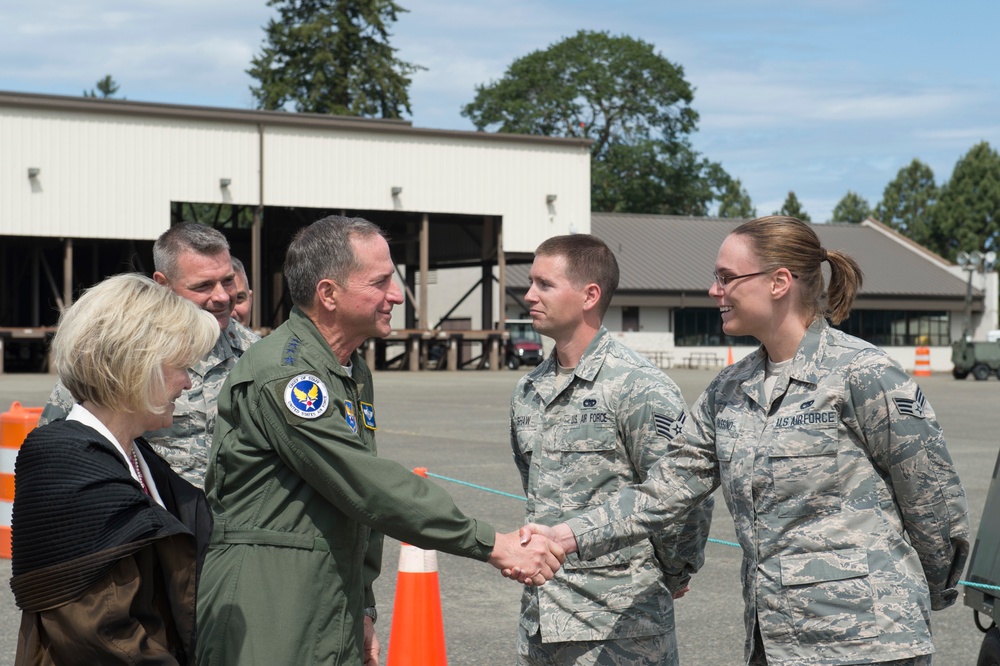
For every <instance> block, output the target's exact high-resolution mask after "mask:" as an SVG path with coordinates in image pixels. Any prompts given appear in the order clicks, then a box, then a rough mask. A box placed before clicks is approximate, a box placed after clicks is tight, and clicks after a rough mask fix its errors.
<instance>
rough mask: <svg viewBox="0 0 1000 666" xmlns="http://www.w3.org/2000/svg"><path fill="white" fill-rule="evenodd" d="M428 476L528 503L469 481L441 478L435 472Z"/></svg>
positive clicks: (514, 496)
mask: <svg viewBox="0 0 1000 666" xmlns="http://www.w3.org/2000/svg"><path fill="white" fill-rule="evenodd" d="M427 476H430V477H434V478H435V479H442V480H443V481H451V482H452V483H457V484H459V485H462V486H468V487H470V488H475V489H476V490H485V491H486V492H488V493H495V494H497V495H503V496H504V497H510V498H513V499H517V500H521V501H522V502H527V501H528V500H526V499H525V498H523V497H521V496H520V495H512V494H511V493H505V492H504V491H502V490H493V489H492V488H487V487H486V486H477V485H476V484H474V483H469V482H468V481H459V480H458V479H451V478H448V477H447V476H441V475H440V474H434V473H433V472H427Z"/></svg>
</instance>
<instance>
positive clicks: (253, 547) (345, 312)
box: [198, 216, 564, 666]
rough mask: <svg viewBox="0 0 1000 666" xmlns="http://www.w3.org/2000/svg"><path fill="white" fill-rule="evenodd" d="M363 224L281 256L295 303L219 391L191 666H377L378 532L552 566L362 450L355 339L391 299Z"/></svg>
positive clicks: (371, 430) (378, 251)
mask: <svg viewBox="0 0 1000 666" xmlns="http://www.w3.org/2000/svg"><path fill="white" fill-rule="evenodd" d="M393 272H394V264H393V262H392V258H391V256H390V254H389V245H388V243H387V242H386V240H385V238H384V237H383V236H382V234H381V232H380V230H379V229H378V227H376V226H375V225H373V224H371V223H370V222H367V221H365V220H362V219H358V218H351V219H349V218H344V217H337V216H331V217H327V218H324V219H322V220H319V221H318V222H315V223H313V224H311V225H310V226H308V227H305V228H304V229H302V230H300V231H299V232H298V233H297V234H296V236H295V238H294V239H293V240H292V243H291V245H290V246H289V248H288V253H287V255H286V257H285V279H286V280H287V282H288V287H289V291H290V292H291V296H292V301H293V303H294V304H295V307H294V308H292V312H291V314H290V316H289V319H288V321H286V322H285V323H284V324H282V325H281V326H279V327H278V328H277V329H275V331H274V332H273V333H271V334H270V335H269V336H267V337H266V338H264V339H263V340H262V341H261V342H259V343H257V344H256V345H254V347H252V348H251V349H250V350H249V351H248V352H247V353H246V354H245V355H244V356H243V358H242V360H241V361H240V363H239V364H238V365H237V366H236V368H235V369H234V370H233V372H232V373H230V375H229V379H228V380H227V381H226V385H225V386H224V388H223V392H222V395H221V396H220V398H219V420H218V425H217V427H216V430H215V439H214V441H213V445H212V451H211V455H210V458H209V468H208V473H207V476H206V484H205V487H206V491H207V493H208V498H209V504H210V505H211V507H212V511H213V514H214V516H215V521H216V524H215V530H214V533H213V536H212V544H211V546H210V548H209V552H208V556H207V557H206V560H205V565H204V570H203V572H202V578H201V582H200V586H199V598H198V627H199V638H198V652H199V654H198V663H200V664H202V666H210V665H216V664H241V665H247V664H266V665H267V666H272V665H273V664H296V665H297V666H304V665H307V664H361V663H364V664H376V663H378V653H379V644H378V640H377V638H376V636H375V629H374V622H375V619H376V613H375V598H374V596H373V593H372V583H373V581H374V580H375V578H376V577H377V576H378V574H379V570H380V568H381V560H382V535H383V534H388V535H389V536H391V537H393V538H396V539H400V540H405V541H406V542H407V543H411V544H413V545H415V546H417V547H420V548H427V549H435V550H441V551H443V552H447V553H452V554H454V555H460V556H464V557H470V558H474V559H478V560H481V561H486V562H489V563H490V564H492V565H493V566H495V567H497V568H500V569H503V568H510V567H512V566H515V567H519V568H520V569H521V570H523V571H528V572H536V574H535V576H534V577H533V578H532V583H533V584H539V585H540V584H542V583H544V581H545V580H548V579H550V578H551V577H552V576H553V575H554V573H555V571H556V570H557V569H558V568H559V565H560V564H561V563H562V561H563V559H564V555H563V553H562V551H561V550H559V549H558V548H553V547H551V546H552V544H550V543H549V542H548V541H539V542H538V543H537V544H536V538H533V539H531V541H530V543H529V544H528V545H527V547H525V546H522V545H521V543H520V539H519V537H518V535H517V533H510V534H499V533H496V532H495V531H494V529H493V527H492V526H491V525H489V524H487V523H485V522H483V521H477V520H475V519H472V518H468V517H466V516H465V515H464V514H462V512H461V511H459V510H458V508H457V507H456V506H455V504H454V502H453V501H452V499H451V497H450V496H449V495H448V493H446V492H444V491H443V490H441V489H440V488H439V487H438V486H436V485H434V484H432V483H429V482H428V481H427V480H426V479H423V478H421V477H419V476H417V475H416V474H413V473H412V472H410V471H409V470H407V469H405V468H403V467H402V466H401V465H399V464H397V463H394V462H392V461H389V460H385V459H380V458H378V457H376V448H375V427H376V410H375V407H376V405H375V399H374V390H373V387H372V376H371V371H370V370H369V368H368V366H367V365H366V364H365V362H364V360H363V359H362V357H361V356H360V355H359V354H358V353H357V351H356V350H357V348H358V347H360V346H361V344H362V343H363V342H364V341H365V340H366V339H368V338H370V337H385V336H386V335H388V333H389V331H390V317H391V313H392V308H393V306H395V305H397V304H399V303H402V301H403V297H402V293H401V292H400V290H399V287H398V286H397V285H396V283H395V282H394V281H393Z"/></svg>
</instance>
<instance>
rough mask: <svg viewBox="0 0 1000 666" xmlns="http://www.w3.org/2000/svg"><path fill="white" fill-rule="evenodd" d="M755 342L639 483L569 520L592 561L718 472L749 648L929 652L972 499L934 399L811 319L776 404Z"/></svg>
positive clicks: (679, 505) (794, 656) (821, 658)
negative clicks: (756, 641) (756, 639)
mask: <svg viewBox="0 0 1000 666" xmlns="http://www.w3.org/2000/svg"><path fill="white" fill-rule="evenodd" d="M765 354H766V352H765V351H764V350H763V349H761V350H760V351H759V352H758V353H756V354H752V355H750V356H748V357H747V358H745V359H743V360H741V361H740V362H738V363H736V364H734V365H732V366H730V367H728V368H726V369H725V370H723V371H722V372H721V373H719V375H718V377H716V378H715V379H714V380H713V381H712V383H711V384H710V385H709V386H708V388H707V389H706V390H705V392H704V393H703V394H702V396H701V397H700V398H699V399H698V401H697V403H696V404H695V406H694V407H693V408H692V410H691V415H692V418H691V421H692V422H691V423H688V424H687V425H686V427H685V429H684V435H683V436H682V437H680V438H678V439H677V440H675V441H674V442H673V443H672V446H671V451H670V453H669V454H668V455H667V456H666V457H665V458H664V459H663V460H662V461H661V462H660V463H658V464H657V465H656V466H655V467H654V468H653V469H651V470H650V472H649V479H648V481H647V482H646V483H645V484H644V485H643V486H639V487H633V488H631V489H627V490H625V491H623V492H622V493H620V494H619V495H618V496H617V497H616V498H614V499H613V500H612V501H611V502H609V503H606V504H605V505H603V506H602V507H600V508H597V509H595V510H593V511H591V512H589V514H588V515H587V516H582V517H578V518H577V519H574V520H570V521H568V522H569V523H570V527H571V528H572V529H573V532H574V534H576V536H577V539H578V544H579V547H580V551H581V553H582V554H583V555H584V556H585V557H587V558H591V557H594V556H595V555H597V554H599V553H602V552H605V551H607V550H610V549H615V548H620V547H621V546H622V545H623V544H625V543H628V542H630V541H632V540H635V539H637V538H641V536H642V534H645V533H647V532H648V531H650V530H652V529H656V528H657V527H659V526H661V525H663V524H665V523H668V522H670V521H671V520H672V519H673V516H674V515H676V514H678V513H680V512H681V511H682V510H683V508H684V507H685V506H686V505H687V504H688V503H690V502H691V501H692V500H693V499H696V498H698V497H700V496H702V495H704V494H705V493H707V492H709V491H711V489H713V488H715V487H716V486H717V485H718V484H720V483H721V484H722V488H723V492H724V494H725V498H726V504H727V505H728V506H729V511H730V512H731V513H732V515H733V519H734V521H735V523H736V533H737V536H738V538H739V541H740V545H741V546H742V548H743V573H742V577H743V596H744V600H745V603H746V606H745V624H746V632H747V643H746V655H747V659H748V660H749V658H750V652H751V650H752V645H753V634H754V628H755V624H758V623H759V626H760V632H761V635H762V637H763V644H764V648H765V652H766V653H767V659H768V663H769V664H772V666H782V665H791V664H802V663H809V664H830V665H834V664H856V663H869V662H879V661H890V660H896V659H906V658H909V657H912V656H914V655H921V654H928V653H931V652H933V649H934V648H933V645H932V643H931V631H930V611H931V609H932V608H933V609H935V610H936V609H941V608H945V607H947V606H949V605H951V604H952V603H954V601H955V599H956V597H957V594H958V593H957V591H956V589H955V586H956V584H957V582H958V579H959V577H960V575H961V573H962V569H963V567H964V565H965V560H966V557H967V556H968V550H969V522H968V506H967V502H966V498H965V492H964V490H963V489H962V485H961V483H960V482H959V479H958V475H957V474H956V472H955V469H954V467H953V465H952V462H951V458H950V456H949V455H948V450H947V448H946V446H945V442H944V437H943V435H942V432H941V427H940V426H939V424H938V422H937V419H936V418H935V416H934V411H933V409H932V408H931V405H930V403H929V402H928V401H927V399H926V398H925V396H924V394H923V392H922V391H921V390H920V388H919V387H918V386H917V385H916V383H915V382H914V381H913V380H912V379H911V378H910V377H908V376H907V375H906V373H905V372H903V370H902V369H901V368H900V367H899V366H898V365H897V364H896V363H895V362H893V361H892V360H891V359H890V358H889V357H888V355H886V354H885V353H884V352H883V351H881V350H880V349H878V348H876V347H873V346H872V345H870V344H868V343H866V342H864V341H862V340H859V339H857V338H854V337H851V336H849V335H846V334H845V333H842V332H840V331H837V330H834V329H832V328H830V327H829V325H828V324H827V323H826V321H825V320H823V319H819V320H817V321H816V322H815V323H814V324H813V325H812V326H810V328H809V330H808V331H807V332H806V335H805V337H804V338H803V340H802V342H801V343H800V345H799V348H798V350H797V351H796V353H795V356H794V358H793V360H792V363H791V364H790V365H789V367H788V369H787V370H786V371H785V372H783V373H782V375H780V376H779V377H778V379H777V382H776V384H775V386H774V390H773V393H772V396H771V399H770V400H769V401H765V399H764V396H763V387H764V369H765Z"/></svg>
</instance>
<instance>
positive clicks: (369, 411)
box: [361, 402, 378, 430]
mask: <svg viewBox="0 0 1000 666" xmlns="http://www.w3.org/2000/svg"><path fill="white" fill-rule="evenodd" d="M361 420H362V421H364V422H365V427H366V428H368V429H369V430H378V426H376V425H375V405H372V404H371V403H368V402H363V403H361Z"/></svg>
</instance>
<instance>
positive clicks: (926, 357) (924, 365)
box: [913, 347, 931, 377]
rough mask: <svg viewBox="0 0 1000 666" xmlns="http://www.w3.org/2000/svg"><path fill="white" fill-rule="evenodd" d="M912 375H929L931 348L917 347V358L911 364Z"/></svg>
mask: <svg viewBox="0 0 1000 666" xmlns="http://www.w3.org/2000/svg"><path fill="white" fill-rule="evenodd" d="M913 376H914V377H930V376H931V348H930V347H917V360H916V362H915V363H914V366H913Z"/></svg>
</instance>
